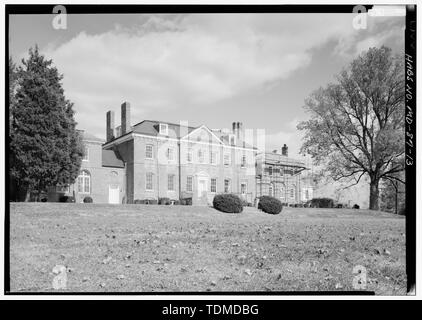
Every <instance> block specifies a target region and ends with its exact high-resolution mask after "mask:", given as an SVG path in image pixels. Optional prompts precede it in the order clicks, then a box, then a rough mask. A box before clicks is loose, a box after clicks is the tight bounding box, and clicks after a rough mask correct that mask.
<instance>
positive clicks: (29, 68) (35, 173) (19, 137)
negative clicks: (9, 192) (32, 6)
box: [10, 46, 83, 200]
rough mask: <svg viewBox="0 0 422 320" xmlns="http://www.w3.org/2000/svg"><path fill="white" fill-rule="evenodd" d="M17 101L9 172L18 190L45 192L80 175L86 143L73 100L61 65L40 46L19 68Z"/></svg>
mask: <svg viewBox="0 0 422 320" xmlns="http://www.w3.org/2000/svg"><path fill="white" fill-rule="evenodd" d="M17 76H18V83H17V88H16V94H15V95H14V98H13V101H14V104H13V105H12V104H11V105H10V153H11V158H12V159H13V161H11V168H10V173H11V176H12V177H13V178H14V179H15V180H16V181H17V183H18V185H19V188H20V189H25V190H26V192H27V196H26V200H28V195H29V192H30V191H38V193H39V192H41V191H44V190H46V188H47V187H48V186H63V185H67V184H71V183H73V182H74V180H75V179H76V177H77V175H78V172H79V168H80V164H81V159H82V155H83V146H82V142H81V138H80V136H79V133H78V131H77V130H76V128H75V127H76V122H75V120H74V111H73V104H72V103H71V102H70V101H69V100H67V99H66V98H65V96H64V90H63V88H62V84H61V80H62V79H63V76H62V75H61V74H59V72H58V70H57V68H55V67H54V66H53V63H52V60H47V59H45V57H44V56H43V55H41V54H40V53H39V51H38V47H37V46H35V49H32V48H31V49H30V50H29V57H28V59H27V60H24V59H23V60H22V66H20V67H19V68H18V70H17Z"/></svg>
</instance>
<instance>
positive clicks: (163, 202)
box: [158, 197, 170, 205]
mask: <svg viewBox="0 0 422 320" xmlns="http://www.w3.org/2000/svg"><path fill="white" fill-rule="evenodd" d="M158 204H165V205H169V204H170V198H166V197H164V198H159V199H158Z"/></svg>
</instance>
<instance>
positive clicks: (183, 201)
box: [180, 198, 192, 206]
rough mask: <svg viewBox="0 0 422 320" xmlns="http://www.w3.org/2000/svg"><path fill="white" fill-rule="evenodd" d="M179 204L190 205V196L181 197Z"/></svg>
mask: <svg viewBox="0 0 422 320" xmlns="http://www.w3.org/2000/svg"><path fill="white" fill-rule="evenodd" d="M180 204H181V205H183V206H191V205H192V198H183V199H181V200H180Z"/></svg>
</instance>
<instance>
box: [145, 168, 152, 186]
mask: <svg viewBox="0 0 422 320" xmlns="http://www.w3.org/2000/svg"><path fill="white" fill-rule="evenodd" d="M153 176H154V175H153V173H152V172H147V173H146V175H145V189H146V190H154V188H153V183H152V179H153Z"/></svg>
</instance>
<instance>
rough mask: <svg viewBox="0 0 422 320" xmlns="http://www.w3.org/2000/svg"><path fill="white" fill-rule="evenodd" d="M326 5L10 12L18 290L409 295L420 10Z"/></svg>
mask: <svg viewBox="0 0 422 320" xmlns="http://www.w3.org/2000/svg"><path fill="white" fill-rule="evenodd" d="M298 7H299V9H298ZM330 8H331V7H330V6H324V8H321V7H318V6H296V7H295V10H289V7H285V6H273V7H272V9H271V10H270V9H268V10H266V8H265V6H262V7H260V10H259V11H258V12H255V13H254V12H253V9H250V8H249V9H248V10H245V7H243V6H230V10H228V11H229V12H227V9H225V8H224V6H220V7H211V10H210V11H211V12H206V11H205V9H201V7H200V6H187V7H185V8H179V9H178V7H177V6H176V7H171V8H167V7H166V6H161V7H160V6H142V5H140V6H111V7H110V6H107V5H104V6H96V7H93V6H83V5H80V6H75V5H59V6H54V5H43V6H41V7H37V8H35V7H32V6H23V5H21V6H19V5H9V6H7V7H6V23H7V37H6V41H7V43H6V47H7V52H6V54H7V58H8V77H7V79H8V84H7V85H8V87H9V88H8V90H9V91H8V94H6V96H7V97H6V99H7V104H6V105H8V108H6V120H5V121H6V128H7V129H6V130H7V131H6V132H7V133H8V136H7V135H6V170H7V171H8V174H6V179H7V181H6V187H7V195H6V199H8V200H7V201H8V204H7V205H6V206H7V207H8V208H7V212H6V229H7V230H6V231H7V235H8V239H9V241H8V243H6V247H7V248H6V249H7V250H6V251H7V252H6V253H7V259H6V262H7V268H6V279H8V281H6V283H5V285H6V288H5V290H6V293H7V294H23V293H25V294H28V293H31V294H40V293H48V294H53V295H55V294H71V293H73V294H74V293H84V294H97V293H104V294H114V293H120V294H125V293H136V294H140V295H148V294H214V295H216V294H233V295H240V294H242V293H248V294H264V295H275V294H285V293H289V294H298V293H299V294H300V293H311V294H312V293H314V294H319V293H324V292H325V293H330V294H334V295H335V294H341V293H343V294H344V293H349V294H375V295H382V296H396V295H406V294H408V293H409V282H408V271H407V263H406V261H407V259H409V255H408V254H406V230H407V229H406V219H407V218H408V215H409V214H413V212H412V211H411V210H409V207H407V206H406V204H407V203H409V199H407V197H406V170H407V169H408V168H407V166H408V165H409V164H408V163H406V159H407V157H406V150H405V145H406V144H405V130H407V129H406V119H407V116H406V103H407V102H406V97H407V95H406V94H407V93H408V92H407V91H406V85H405V84H406V75H407V76H408V75H409V73H407V74H406V66H407V63H409V60H412V58H411V57H409V56H408V55H406V51H405V44H406V43H405V35H406V32H407V31H408V30H406V15H407V13H408V9H407V8H406V6H404V5H403V6H377V5H375V6H340V7H334V9H330ZM208 9H209V8H208ZM201 10H204V11H201ZM413 60H414V58H413ZM412 63H413V61H412ZM407 67H408V66H407ZM6 90H7V89H6ZM7 118H8V119H7ZM406 208H408V210H407V211H406ZM7 282H8V283H7Z"/></svg>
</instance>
